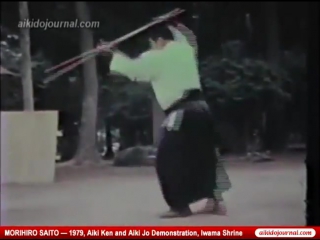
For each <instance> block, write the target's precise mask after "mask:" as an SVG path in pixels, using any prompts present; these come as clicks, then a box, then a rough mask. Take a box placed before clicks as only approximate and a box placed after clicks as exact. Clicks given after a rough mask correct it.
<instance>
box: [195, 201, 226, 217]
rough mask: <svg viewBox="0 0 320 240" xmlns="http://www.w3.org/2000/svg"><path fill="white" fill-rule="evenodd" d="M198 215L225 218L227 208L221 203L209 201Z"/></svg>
mask: <svg viewBox="0 0 320 240" xmlns="http://www.w3.org/2000/svg"><path fill="white" fill-rule="evenodd" d="M199 213H203V214H214V215H220V216H225V215H227V208H226V206H225V205H224V204H223V203H222V202H215V201H214V200H212V199H209V200H208V201H207V203H206V205H205V206H204V208H203V209H202V210H200V211H199Z"/></svg>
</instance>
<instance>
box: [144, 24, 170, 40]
mask: <svg viewBox="0 0 320 240" xmlns="http://www.w3.org/2000/svg"><path fill="white" fill-rule="evenodd" d="M148 35H149V38H151V39H152V40H153V41H157V40H158V39H159V38H163V39H164V40H174V38H173V35H172V32H171V31H170V30H169V28H168V26H167V25H165V24H160V25H158V26H155V27H152V29H151V30H150V33H149V34H148Z"/></svg>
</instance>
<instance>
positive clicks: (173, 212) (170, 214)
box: [160, 207, 192, 218]
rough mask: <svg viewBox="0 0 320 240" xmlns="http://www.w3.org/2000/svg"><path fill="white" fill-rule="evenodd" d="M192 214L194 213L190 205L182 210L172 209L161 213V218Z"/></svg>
mask: <svg viewBox="0 0 320 240" xmlns="http://www.w3.org/2000/svg"><path fill="white" fill-rule="evenodd" d="M191 215H192V212H191V210H190V208H189V207H188V208H185V209H183V210H181V211H176V210H172V209H171V210H169V211H168V212H165V213H163V214H161V215H160V218H182V217H189V216H191Z"/></svg>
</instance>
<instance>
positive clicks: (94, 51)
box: [44, 8, 184, 83]
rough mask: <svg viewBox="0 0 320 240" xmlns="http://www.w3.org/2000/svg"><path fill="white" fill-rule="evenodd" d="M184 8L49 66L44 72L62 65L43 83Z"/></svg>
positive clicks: (180, 10) (180, 11)
mask: <svg viewBox="0 0 320 240" xmlns="http://www.w3.org/2000/svg"><path fill="white" fill-rule="evenodd" d="M183 12H184V10H182V9H179V8H178V9H175V10H173V11H171V12H169V13H167V14H164V15H161V16H159V17H157V18H155V20H153V21H152V22H150V23H148V24H146V25H144V26H142V27H141V28H139V29H137V30H135V31H132V32H130V33H128V34H126V35H124V36H122V37H120V38H117V39H116V40H114V41H112V42H109V43H108V44H106V45H102V46H99V47H97V48H94V49H92V50H89V51H87V52H84V53H82V54H80V55H78V56H75V57H73V58H71V59H68V60H66V61H64V62H62V63H60V64H58V65H56V66H54V67H52V68H49V69H47V70H46V71H45V72H46V73H48V72H52V71H54V70H56V69H58V68H61V67H64V68H62V69H60V70H58V71H57V72H56V73H54V74H52V75H51V76H49V77H47V78H46V79H44V82H45V83H48V82H50V81H52V80H54V79H56V78H58V77H60V76H61V75H63V74H65V73H67V72H69V71H71V70H72V69H74V68H76V67H77V66H79V65H80V64H82V63H84V62H85V61H87V60H89V59H90V58H92V57H95V56H96V55H97V54H98V53H99V52H101V51H103V50H107V49H111V48H112V47H114V46H115V45H117V44H119V43H121V42H123V41H125V40H127V39H128V38H131V37H133V36H135V35H137V34H138V33H140V32H142V31H145V30H146V29H148V28H150V27H152V26H154V25H156V24H158V23H161V22H164V21H166V20H168V19H169V18H172V17H176V16H177V15H179V14H181V13H183ZM68 64H69V65H68Z"/></svg>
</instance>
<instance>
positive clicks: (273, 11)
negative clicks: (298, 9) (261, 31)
mask: <svg viewBox="0 0 320 240" xmlns="http://www.w3.org/2000/svg"><path fill="white" fill-rule="evenodd" d="M263 6H264V8H265V14H266V29H267V60H268V62H269V64H270V65H271V66H272V67H273V68H274V69H277V68H278V67H279V60H280V42H279V21H278V14H277V10H278V3H277V2H264V3H263Z"/></svg>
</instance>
